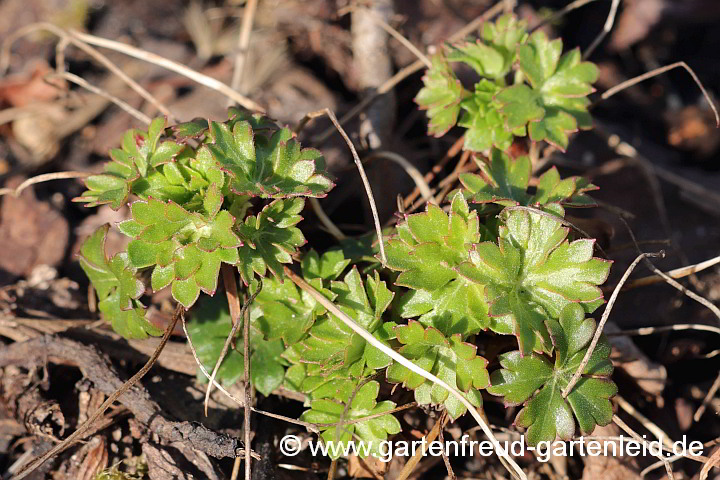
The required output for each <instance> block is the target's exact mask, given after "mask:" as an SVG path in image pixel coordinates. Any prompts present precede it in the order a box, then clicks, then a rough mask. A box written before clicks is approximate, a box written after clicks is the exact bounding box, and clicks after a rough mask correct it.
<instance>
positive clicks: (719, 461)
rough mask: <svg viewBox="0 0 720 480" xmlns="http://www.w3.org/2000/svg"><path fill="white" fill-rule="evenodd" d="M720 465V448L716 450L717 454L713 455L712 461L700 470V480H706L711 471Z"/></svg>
mask: <svg viewBox="0 0 720 480" xmlns="http://www.w3.org/2000/svg"><path fill="white" fill-rule="evenodd" d="M718 465H720V448H718V449H716V450H715V453H713V454H712V455H711V456H710V459H709V460H708V461H707V462H706V463H705V465H703V468H702V470H700V480H706V479H707V478H708V476H709V475H710V469H711V468H713V467H717V466H718Z"/></svg>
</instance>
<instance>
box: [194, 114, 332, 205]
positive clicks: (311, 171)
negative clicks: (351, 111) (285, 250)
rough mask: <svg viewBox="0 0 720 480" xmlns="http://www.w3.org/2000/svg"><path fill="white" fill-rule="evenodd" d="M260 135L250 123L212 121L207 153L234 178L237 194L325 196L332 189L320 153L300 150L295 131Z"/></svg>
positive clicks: (206, 148) (233, 182) (245, 121)
mask: <svg viewBox="0 0 720 480" xmlns="http://www.w3.org/2000/svg"><path fill="white" fill-rule="evenodd" d="M271 132H272V133H271V134H270V136H267V135H264V134H257V133H256V132H255V131H254V130H253V126H252V124H251V123H250V122H249V121H247V120H240V121H236V122H234V123H233V124H232V126H230V125H228V124H224V123H218V122H210V131H209V135H210V138H211V140H212V143H209V144H207V145H205V146H203V147H201V150H206V151H207V152H209V154H210V155H211V156H212V158H213V159H214V160H215V161H216V162H218V163H219V164H220V165H221V166H222V168H223V169H224V170H225V171H226V172H228V174H229V175H230V177H231V181H230V189H231V190H232V191H233V192H235V193H236V194H238V195H249V196H253V197H262V198H289V197H298V196H306V197H324V196H326V195H327V192H328V191H330V189H331V188H332V187H333V183H332V181H331V180H330V179H329V178H328V177H327V173H326V172H325V171H324V168H325V164H324V159H323V158H322V155H321V154H320V152H319V151H317V150H314V149H310V148H301V147H300V143H299V142H298V141H297V140H296V139H295V138H294V135H293V134H292V132H291V131H290V130H289V129H287V128H283V129H280V130H277V129H276V130H274V131H272V130H271Z"/></svg>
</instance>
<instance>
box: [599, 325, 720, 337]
mask: <svg viewBox="0 0 720 480" xmlns="http://www.w3.org/2000/svg"><path fill="white" fill-rule="evenodd" d="M681 330H700V331H705V332H713V333H717V334H720V328H718V327H713V326H711V325H703V324H701V323H680V324H676V325H666V326H662V327H643V328H634V329H632V330H620V331H618V332H610V333H606V334H605V335H607V336H608V337H622V336H627V335H630V336H632V335H651V334H653V333H661V332H670V331H681Z"/></svg>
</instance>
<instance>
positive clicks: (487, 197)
mask: <svg viewBox="0 0 720 480" xmlns="http://www.w3.org/2000/svg"><path fill="white" fill-rule="evenodd" d="M475 162H476V163H477V165H478V167H480V171H481V172H482V176H481V175H476V174H474V173H463V174H460V181H461V182H462V184H463V186H464V187H465V188H466V189H467V190H468V191H469V192H470V193H471V194H472V195H471V196H470V197H469V199H468V200H469V201H471V202H474V203H497V204H499V205H504V206H511V205H519V204H522V205H527V204H529V203H530V195H528V194H527V192H526V190H527V187H528V184H529V182H530V175H531V173H532V165H531V163H530V158H528V157H526V156H522V157H518V158H515V159H511V158H510V156H509V155H508V154H506V153H504V152H501V151H500V150H497V149H493V150H492V154H491V158H490V162H489V163H486V162H483V161H482V160H480V159H475ZM488 180H489V181H488Z"/></svg>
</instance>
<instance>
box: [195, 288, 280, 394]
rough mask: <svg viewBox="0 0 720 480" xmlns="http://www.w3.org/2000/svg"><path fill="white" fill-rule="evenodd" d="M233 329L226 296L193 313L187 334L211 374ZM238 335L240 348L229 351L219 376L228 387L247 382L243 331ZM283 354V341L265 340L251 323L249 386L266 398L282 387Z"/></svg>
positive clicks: (204, 301) (201, 304) (206, 301)
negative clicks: (243, 381) (243, 380)
mask: <svg viewBox="0 0 720 480" xmlns="http://www.w3.org/2000/svg"><path fill="white" fill-rule="evenodd" d="M231 329H232V319H231V317H230V313H229V311H228V304H227V299H226V298H225V296H217V297H203V299H202V300H201V301H199V302H198V305H197V307H196V308H195V309H193V313H192V319H191V320H190V321H189V322H188V333H189V335H190V339H191V340H192V342H193V346H194V347H195V351H196V352H197V354H198V358H199V359H200V361H201V362H202V364H203V366H204V367H205V369H206V370H207V371H208V372H211V371H212V370H213V368H214V367H215V363H216V362H217V359H218V358H219V357H220V353H221V352H222V349H223V346H224V344H225V340H226V339H227V336H228V335H229V334H230V330H231ZM238 332H239V333H238V336H237V339H236V345H237V348H236V349H232V348H230V349H229V350H228V352H227V354H226V355H225V359H224V360H223V362H222V364H221V365H220V368H219V369H218V372H217V378H218V380H219V381H220V382H222V383H223V384H225V385H232V384H233V383H235V382H237V381H239V380H242V379H243V378H244V358H243V354H242V346H243V335H242V332H243V330H242V328H240V329H238ZM284 350H285V346H284V345H283V343H282V341H280V340H272V341H267V340H265V339H264V338H263V335H262V333H261V332H260V331H259V330H257V328H256V325H255V324H254V322H252V321H251V324H250V382H251V384H252V385H253V386H254V387H255V388H256V389H257V391H259V392H260V393H262V394H263V395H270V393H272V392H273V391H274V390H275V389H277V388H278V387H279V386H280V385H282V382H283V380H284V378H285V366H286V365H287V362H286V361H285V360H284V359H282V357H281V356H280V355H281V354H282V352H283V351H284ZM203 378H204V376H203Z"/></svg>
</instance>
